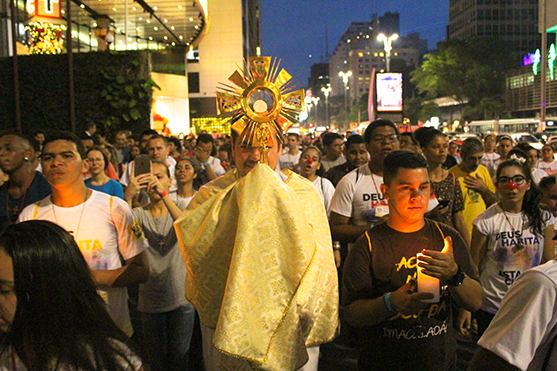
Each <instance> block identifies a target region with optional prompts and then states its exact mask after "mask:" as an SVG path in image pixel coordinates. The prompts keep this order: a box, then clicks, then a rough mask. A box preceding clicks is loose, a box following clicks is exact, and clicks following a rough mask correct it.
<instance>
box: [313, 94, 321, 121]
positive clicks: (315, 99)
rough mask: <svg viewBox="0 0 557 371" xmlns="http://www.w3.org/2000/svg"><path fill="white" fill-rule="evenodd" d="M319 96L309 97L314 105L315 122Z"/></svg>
mask: <svg viewBox="0 0 557 371" xmlns="http://www.w3.org/2000/svg"><path fill="white" fill-rule="evenodd" d="M319 99H320V98H319V97H311V101H312V102H313V107H315V123H316V124H317V104H318V103H319Z"/></svg>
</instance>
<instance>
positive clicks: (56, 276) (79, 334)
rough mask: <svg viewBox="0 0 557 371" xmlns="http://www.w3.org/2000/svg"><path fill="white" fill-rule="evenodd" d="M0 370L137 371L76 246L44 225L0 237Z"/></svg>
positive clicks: (12, 229) (31, 224) (22, 226)
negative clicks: (1, 334) (0, 335)
mask: <svg viewBox="0 0 557 371" xmlns="http://www.w3.org/2000/svg"><path fill="white" fill-rule="evenodd" d="M0 331H1V332H2V333H3V336H2V337H1V340H0V369H2V370H14V371H15V370H64V371H65V370H79V371H84V370H87V371H89V370H91V371H93V370H114V371H120V370H121V371H124V370H142V369H143V368H142V366H141V360H140V359H139V358H138V357H137V355H136V354H135V353H134V351H133V350H132V349H131V347H130V345H129V339H128V337H127V336H126V335H125V334H124V333H123V332H122V331H121V330H120V329H119V328H118V326H116V325H115V324H114V322H113V321H112V319H111V318H110V316H109V314H108V312H107V311H106V305H105V302H104V301H103V299H102V298H101V296H99V294H98V293H97V289H96V287H95V283H94V282H93V278H92V276H91V273H90V271H89V267H88V266H87V263H86V262H85V259H84V258H83V255H82V254H81V252H80V251H79V248H78V247H77V245H76V243H75V240H74V238H73V237H72V235H70V234H69V233H68V232H67V231H66V230H64V229H63V228H62V227H60V226H58V225H56V224H54V223H51V222H48V221H44V220H31V221H27V222H23V223H19V224H13V225H10V226H8V227H7V228H6V229H5V230H4V231H3V232H2V234H1V235H0Z"/></svg>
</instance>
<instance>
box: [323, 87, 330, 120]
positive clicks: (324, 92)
mask: <svg viewBox="0 0 557 371" xmlns="http://www.w3.org/2000/svg"><path fill="white" fill-rule="evenodd" d="M331 90H332V88H331V87H330V86H327V87H324V86H322V87H321V91H322V92H323V94H324V95H325V126H327V127H329V94H330V93H331Z"/></svg>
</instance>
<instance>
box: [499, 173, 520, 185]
mask: <svg viewBox="0 0 557 371" xmlns="http://www.w3.org/2000/svg"><path fill="white" fill-rule="evenodd" d="M525 181H526V178H525V177H524V176H522V175H515V176H513V177H512V178H509V177H506V176H502V177H501V178H499V179H498V180H497V183H498V184H500V185H507V184H509V183H510V182H514V183H515V184H516V185H522V184H524V182H525Z"/></svg>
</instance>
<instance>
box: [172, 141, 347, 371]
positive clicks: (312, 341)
mask: <svg viewBox="0 0 557 371" xmlns="http://www.w3.org/2000/svg"><path fill="white" fill-rule="evenodd" d="M232 133H233V136H232V137H233V146H232V152H233V156H234V160H235V163H236V167H237V168H236V170H234V171H230V172H228V173H226V174H225V175H223V176H221V177H219V178H217V179H215V180H214V181H212V182H211V183H208V184H207V185H205V186H204V187H202V188H201V189H200V190H199V192H198V193H197V195H196V196H195V198H194V199H193V200H192V201H191V203H190V204H189V206H188V208H187V209H186V210H185V211H184V213H183V216H182V217H181V218H180V219H178V220H177V221H176V223H175V228H176V230H177V234H178V239H179V242H180V246H181V249H182V255H183V257H184V260H185V262H186V267H187V279H186V297H187V298H188V300H189V301H190V302H191V303H192V304H193V305H194V306H195V308H196V309H197V311H198V313H199V317H200V319H201V326H202V332H203V348H204V350H203V353H204V358H205V363H206V367H207V369H208V371H212V370H252V369H254V370H277V371H278V370H280V371H287V370H292V371H294V370H298V369H303V370H317V359H318V356H319V353H318V352H319V347H318V346H319V344H322V343H325V342H329V341H331V340H332V339H333V338H334V337H335V335H336V334H337V332H338V330H339V322H338V282H337V271H336V267H335V262H334V257H333V250H332V243H331V235H330V231H329V225H328V221H327V216H326V212H325V208H324V206H323V201H322V199H321V197H320V195H319V193H318V191H317V189H316V188H315V187H314V186H313V184H312V183H311V182H309V181H308V180H306V179H304V178H302V177H300V176H299V175H297V174H295V173H292V172H289V171H288V172H286V173H283V172H277V171H275V168H276V165H277V160H278V156H279V155H280V153H281V150H282V144H281V143H282V142H281V138H278V136H279V135H278V134H277V135H276V136H277V138H276V140H275V141H274V144H273V145H272V146H271V147H268V148H267V151H266V152H267V153H266V154H267V157H268V159H267V161H268V165H267V164H264V163H261V162H260V160H261V147H256V146H250V145H243V144H242V141H241V138H240V136H239V134H238V133H236V132H235V131H232ZM308 353H309V362H308ZM304 365H306V366H304ZM302 367H304V368H302Z"/></svg>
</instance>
